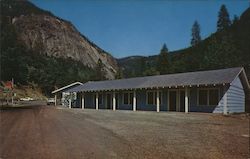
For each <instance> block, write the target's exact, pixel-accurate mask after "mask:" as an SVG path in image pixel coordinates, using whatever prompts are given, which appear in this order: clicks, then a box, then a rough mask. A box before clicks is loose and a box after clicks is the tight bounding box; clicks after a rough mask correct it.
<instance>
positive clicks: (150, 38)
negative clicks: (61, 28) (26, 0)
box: [31, 0, 250, 58]
mask: <svg viewBox="0 0 250 159" xmlns="http://www.w3.org/2000/svg"><path fill="white" fill-rule="evenodd" d="M31 2H33V3H34V4H35V5H37V6H38V7H40V8H42V9H45V10H49V11H50V12H52V13H53V14H54V15H56V16H59V17H61V18H62V19H65V20H68V21H71V22H72V23H73V24H74V25H75V27H76V28H77V29H78V30H79V31H80V32H81V33H82V34H84V35H85V36H87V37H88V38H89V39H90V40H91V41H93V42H94V43H96V44H97V45H98V46H99V47H101V48H102V49H104V50H106V51H107V52H109V53H111V54H112V55H113V56H115V57H117V58H120V57H126V56H132V55H145V56H148V55H155V54H158V53H159V51H160V49H161V47H162V45H163V44H164V43H166V44H167V46H168V49H169V50H170V51H174V50H179V49H183V48H186V47H189V46H190V39H191V27H192V25H193V22H194V21H195V20H198V22H199V24H200V26H201V36H202V38H205V37H208V36H209V35H210V34H211V33H213V32H215V31H216V22H217V16H218V11H219V9H220V6H221V5H222V4H225V5H226V7H227V9H228V12H229V13H230V17H231V19H232V18H233V16H234V15H238V16H240V15H241V13H242V12H243V11H244V10H246V9H247V7H249V3H250V2H249V1H248V0H225V1H223V0H218V1H214V0H211V1H202V0H187V1H185V0H178V1H174V0H171V1H165V0H144V1H143V0H31Z"/></svg>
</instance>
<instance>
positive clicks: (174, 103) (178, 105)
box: [169, 90, 185, 112]
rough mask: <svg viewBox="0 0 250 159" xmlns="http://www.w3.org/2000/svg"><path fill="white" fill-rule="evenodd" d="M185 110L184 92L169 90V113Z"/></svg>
mask: <svg viewBox="0 0 250 159" xmlns="http://www.w3.org/2000/svg"><path fill="white" fill-rule="evenodd" d="M184 110H185V91H184V90H170V91H169V111H180V112H184Z"/></svg>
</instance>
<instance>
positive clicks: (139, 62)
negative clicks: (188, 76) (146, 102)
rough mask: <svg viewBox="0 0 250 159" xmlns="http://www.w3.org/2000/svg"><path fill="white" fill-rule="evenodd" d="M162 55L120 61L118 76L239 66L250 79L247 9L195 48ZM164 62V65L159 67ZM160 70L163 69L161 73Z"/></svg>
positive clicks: (249, 27)
mask: <svg viewBox="0 0 250 159" xmlns="http://www.w3.org/2000/svg"><path fill="white" fill-rule="evenodd" d="M215 25H216V24H215ZM166 51H167V54H164V52H166ZM162 52H163V53H162ZM161 53H162V54H159V55H155V56H150V57H140V56H138V57H135V58H134V57H127V58H123V59H119V60H118V63H119V66H120V67H121V69H120V70H121V71H122V73H121V75H122V76H123V77H135V76H145V75H154V74H166V73H177V72H187V71H197V70H210V69H219V68H228V67H236V66H242V67H244V68H245V69H246V71H247V75H248V77H249V79H250V9H249V8H248V9H247V10H246V11H245V12H244V13H243V14H242V15H241V16H240V18H237V17H236V18H235V19H234V20H233V21H232V22H231V23H230V25H229V26H228V27H227V28H224V29H221V30H218V31H217V32H216V33H214V34H212V35H211V36H209V37H208V38H206V39H204V40H202V41H200V42H199V43H197V44H196V45H194V46H191V47H189V48H186V49H182V50H178V51H173V52H168V50H164V47H163V48H162V50H161ZM161 55H163V56H161ZM165 56H166V57H165ZM164 59H167V63H165V64H164V63H163V64H160V63H161V61H162V60H164ZM163 67H166V69H164V70H162V68H163Z"/></svg>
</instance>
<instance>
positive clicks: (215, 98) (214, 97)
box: [209, 89, 219, 105]
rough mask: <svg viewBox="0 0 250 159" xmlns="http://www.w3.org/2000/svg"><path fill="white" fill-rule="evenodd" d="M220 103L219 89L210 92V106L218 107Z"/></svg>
mask: <svg viewBox="0 0 250 159" xmlns="http://www.w3.org/2000/svg"><path fill="white" fill-rule="evenodd" d="M218 103H219V91H218V89H211V90H209V105H218Z"/></svg>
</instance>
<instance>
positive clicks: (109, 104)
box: [106, 93, 112, 109]
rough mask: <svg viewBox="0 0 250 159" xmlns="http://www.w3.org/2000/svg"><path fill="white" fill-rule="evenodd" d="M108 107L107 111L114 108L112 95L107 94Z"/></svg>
mask: <svg viewBox="0 0 250 159" xmlns="http://www.w3.org/2000/svg"><path fill="white" fill-rule="evenodd" d="M106 102H107V103H106V106H107V109H111V108H112V96H111V94H110V93H107V100H106Z"/></svg>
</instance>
